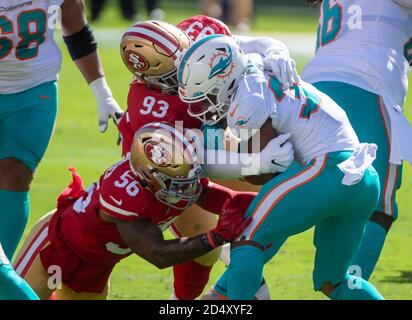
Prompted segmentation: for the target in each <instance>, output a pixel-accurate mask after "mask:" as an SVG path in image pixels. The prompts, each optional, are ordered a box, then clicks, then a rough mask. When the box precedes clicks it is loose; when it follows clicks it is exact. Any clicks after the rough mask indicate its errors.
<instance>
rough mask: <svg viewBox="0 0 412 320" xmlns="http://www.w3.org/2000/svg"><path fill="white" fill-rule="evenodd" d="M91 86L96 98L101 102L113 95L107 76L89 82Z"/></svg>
mask: <svg viewBox="0 0 412 320" xmlns="http://www.w3.org/2000/svg"><path fill="white" fill-rule="evenodd" d="M89 86H90V89H91V90H92V92H93V94H94V96H95V97H96V100H97V101H98V102H100V103H102V102H104V101H105V100H107V99H108V98H112V97H113V94H112V91H111V90H110V87H109V85H108V84H107V81H106V78H105V77H100V78H97V79H96V80H93V81H92V82H90V83H89Z"/></svg>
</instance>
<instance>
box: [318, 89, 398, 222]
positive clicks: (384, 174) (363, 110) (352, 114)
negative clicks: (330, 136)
mask: <svg viewBox="0 0 412 320" xmlns="http://www.w3.org/2000/svg"><path fill="white" fill-rule="evenodd" d="M314 86H315V87H316V88H317V89H319V90H320V91H322V92H324V93H326V94H327V95H328V96H329V97H331V98H332V99H333V100H335V101H336V102H337V104H338V105H340V106H341V107H342V108H343V109H344V110H345V112H346V114H347V116H348V118H349V121H350V123H351V124H352V127H353V128H354V129H355V132H356V134H357V135H358V138H359V141H360V142H368V143H375V144H376V145H377V146H378V148H379V149H378V152H377V156H376V160H375V162H374V163H373V166H374V167H375V169H376V171H377V172H378V174H379V180H380V184H381V194H380V197H379V201H378V205H377V206H376V210H375V211H379V212H383V213H385V214H387V215H389V216H391V217H392V218H393V219H396V218H397V217H398V206H397V204H396V199H395V197H396V190H397V189H399V188H400V186H401V182H402V166H401V165H394V164H390V163H389V152H390V140H389V137H390V132H389V128H390V124H389V119H388V116H387V114H386V112H385V110H384V106H383V101H382V98H381V97H379V96H378V95H376V94H374V93H371V92H368V91H366V90H363V89H361V88H358V87H355V86H352V85H350V84H346V83H342V82H318V83H314Z"/></svg>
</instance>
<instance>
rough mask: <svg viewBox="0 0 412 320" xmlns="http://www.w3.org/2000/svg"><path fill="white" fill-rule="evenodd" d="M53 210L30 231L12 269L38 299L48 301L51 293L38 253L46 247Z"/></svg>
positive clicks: (47, 277) (46, 274) (45, 271)
mask: <svg viewBox="0 0 412 320" xmlns="http://www.w3.org/2000/svg"><path fill="white" fill-rule="evenodd" d="M54 211H55V210H53V211H51V212H49V213H47V214H46V215H44V216H43V217H42V218H41V219H40V220H39V221H38V222H36V224H35V225H34V226H33V228H32V229H31V231H30V233H29V235H28V236H27V237H26V239H25V240H24V242H23V245H22V248H21V249H20V251H19V252H18V254H17V257H16V260H15V263H14V268H15V270H16V272H17V273H18V274H19V275H20V276H21V277H22V278H24V279H25V280H26V281H27V283H28V284H29V285H30V286H31V287H32V288H33V290H34V291H35V292H36V294H37V295H38V296H39V297H40V299H42V300H44V299H48V298H49V296H50V294H51V293H52V292H53V290H52V289H50V288H49V286H48V281H49V276H50V275H49V274H48V273H47V270H45V269H44V267H43V265H42V263H41V261H40V251H41V250H42V249H43V248H44V247H45V246H47V244H48V242H49V240H48V226H49V221H50V219H51V217H52V215H53V213H54Z"/></svg>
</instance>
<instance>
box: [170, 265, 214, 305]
mask: <svg viewBox="0 0 412 320" xmlns="http://www.w3.org/2000/svg"><path fill="white" fill-rule="evenodd" d="M211 270H212V267H208V266H203V265H201V264H199V263H197V262H196V261H189V262H185V263H181V264H178V265H175V266H174V267H173V275H174V284H173V286H174V291H175V296H176V298H177V299H179V300H194V299H196V298H197V297H198V296H200V294H201V293H202V292H203V289H204V288H205V286H206V284H207V283H208V281H209V275H210V271H211Z"/></svg>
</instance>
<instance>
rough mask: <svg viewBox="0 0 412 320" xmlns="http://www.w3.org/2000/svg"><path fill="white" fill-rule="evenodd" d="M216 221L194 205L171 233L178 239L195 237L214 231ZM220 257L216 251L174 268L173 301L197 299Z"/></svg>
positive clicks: (210, 214)
mask: <svg viewBox="0 0 412 320" xmlns="http://www.w3.org/2000/svg"><path fill="white" fill-rule="evenodd" d="M216 221H217V220H216V215H214V214H212V213H210V212H206V211H204V210H203V209H202V208H200V207H198V206H196V205H194V206H192V207H191V208H189V209H188V210H186V211H185V212H184V213H183V214H182V215H180V216H179V217H178V218H177V220H176V221H175V223H174V224H173V225H172V226H171V231H172V233H173V234H174V235H175V236H176V237H194V236H197V235H199V234H202V233H205V232H208V231H210V230H211V229H213V228H214V227H215V226H216ZM219 256H220V249H215V250H213V251H211V252H209V253H208V254H206V255H204V256H201V257H199V258H197V259H195V260H193V261H189V262H185V263H182V264H179V265H176V266H174V267H173V275H174V295H173V297H172V299H179V300H193V299H195V298H197V297H198V296H199V295H200V294H201V293H202V291H203V289H204V287H205V286H206V284H207V282H208V281H209V275H210V271H211V270H212V267H213V265H214V264H215V263H216V261H217V260H218V259H219Z"/></svg>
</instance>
